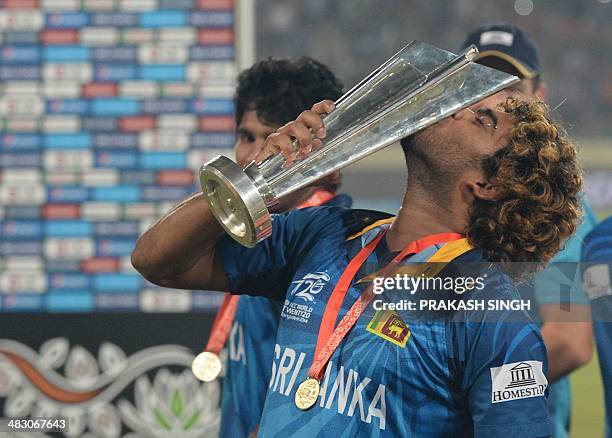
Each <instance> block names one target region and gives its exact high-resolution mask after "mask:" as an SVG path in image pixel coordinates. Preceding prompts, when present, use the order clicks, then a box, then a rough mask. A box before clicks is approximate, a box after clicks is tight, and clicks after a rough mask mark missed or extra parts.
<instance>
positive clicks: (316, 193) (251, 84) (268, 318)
mask: <svg viewBox="0 0 612 438" xmlns="http://www.w3.org/2000/svg"><path fill="white" fill-rule="evenodd" d="M341 94H342V84H341V82H340V81H339V80H338V79H337V78H336V77H335V76H334V74H333V73H332V72H331V71H330V70H329V69H328V68H327V67H326V66H325V65H323V64H321V63H319V62H317V61H315V60H313V59H311V58H308V57H302V58H299V59H294V60H292V59H273V58H268V59H265V60H262V61H259V62H257V63H255V64H254V65H253V66H252V67H250V68H249V69H247V70H245V71H243V72H242V73H241V74H240V75H239V77H238V87H237V89H236V94H235V97H234V101H235V104H236V144H235V147H234V152H235V156H236V162H237V163H238V164H240V165H241V166H242V167H246V166H247V165H248V164H249V163H250V162H251V161H252V160H253V159H254V158H255V156H256V155H257V154H258V153H259V152H260V150H261V147H262V145H263V142H264V140H265V139H266V137H267V136H268V135H269V134H271V133H273V132H274V131H276V130H277V129H278V128H279V127H280V126H282V125H284V124H285V123H287V122H289V121H291V120H294V119H295V118H296V117H297V116H298V115H299V114H300V112H301V111H302V109H303V108H304V107H310V106H312V105H314V104H315V103H316V102H319V101H321V100H323V99H337V98H338V97H340V95H341ZM339 184H340V175H339V174H335V175H333V176H331V177H328V178H326V179H324V180H323V181H319V182H317V183H316V184H314V185H312V186H309V187H307V188H306V189H303V190H300V191H299V192H298V193H296V194H294V195H293V196H292V197H290V198H288V199H287V198H286V199H284V200H283V205H282V206H281V207H279V208H280V209H281V210H282V211H288V210H291V209H293V208H296V207H305V206H315V205H321V204H325V205H337V206H342V207H350V205H351V198H350V197H349V196H347V195H345V194H338V195H337V194H336V190H337V188H338V186H339ZM184 208H185V207H184ZM186 208H189V207H186ZM281 308H282V302H276V301H273V300H269V299H266V298H262V297H251V296H243V297H241V298H240V300H239V301H238V304H237V306H236V308H235V309H236V310H235V313H234V316H233V321H232V326H231V330H230V332H229V336H228V338H227V345H226V346H227V362H226V366H225V376H224V381H223V396H222V401H221V404H222V406H221V430H220V436H223V437H247V436H249V435H250V434H253V432H255V431H256V430H257V426H258V424H259V419H260V417H261V411H262V410H263V405H264V400H265V396H266V391H267V382H268V380H269V379H270V374H271V371H272V358H273V352H274V340H275V338H276V331H277V328H278V321H279V318H280V313H281Z"/></svg>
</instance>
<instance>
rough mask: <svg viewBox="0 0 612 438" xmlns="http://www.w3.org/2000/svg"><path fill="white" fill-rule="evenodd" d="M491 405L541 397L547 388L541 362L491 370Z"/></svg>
mask: <svg viewBox="0 0 612 438" xmlns="http://www.w3.org/2000/svg"><path fill="white" fill-rule="evenodd" d="M491 383H492V385H491V403H501V402H506V401H510V400H519V399H523V398H530V397H541V396H543V395H544V391H545V390H546V387H547V386H548V380H546V376H545V375H544V372H543V371H542V362H540V361H537V360H526V361H524V362H513V363H509V364H505V365H502V366H500V367H494V368H491Z"/></svg>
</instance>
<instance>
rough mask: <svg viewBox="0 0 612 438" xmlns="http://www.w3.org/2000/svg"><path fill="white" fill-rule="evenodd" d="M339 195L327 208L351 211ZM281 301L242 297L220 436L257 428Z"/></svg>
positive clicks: (234, 326)
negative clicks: (332, 207)
mask: <svg viewBox="0 0 612 438" xmlns="http://www.w3.org/2000/svg"><path fill="white" fill-rule="evenodd" d="M351 204H352V199H351V198H350V196H348V195H346V194H339V195H337V196H335V197H334V198H333V199H331V200H330V201H328V202H327V203H326V205H334V206H338V207H350V206H351ZM282 305H283V304H282V301H275V300H270V299H268V298H264V297H254V296H248V295H243V296H241V297H240V300H239V301H238V305H237V307H236V313H235V315H234V321H233V323H232V329H231V331H230V334H229V337H228V340H227V345H226V348H227V361H226V364H225V377H224V380H223V394H222V398H221V430H220V434H219V436H222V437H230V438H239V437H248V436H249V434H251V433H252V432H253V431H254V430H256V429H257V426H258V425H259V419H260V418H261V412H262V410H263V407H264V401H265V398H266V392H267V390H268V382H269V381H270V374H271V372H272V359H273V356H274V343H275V339H276V332H277V329H278V321H279V318H280V313H281V310H282Z"/></svg>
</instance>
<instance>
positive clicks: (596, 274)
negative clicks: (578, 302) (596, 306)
mask: <svg viewBox="0 0 612 438" xmlns="http://www.w3.org/2000/svg"><path fill="white" fill-rule="evenodd" d="M582 282H583V289H584V290H585V292H586V294H587V296H588V297H589V299H590V300H595V299H597V298H601V297H603V296H606V295H612V285H610V267H609V266H608V265H607V264H601V265H593V266H589V267H588V268H586V269H585V270H584V274H583V279H582Z"/></svg>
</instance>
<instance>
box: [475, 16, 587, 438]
mask: <svg viewBox="0 0 612 438" xmlns="http://www.w3.org/2000/svg"><path fill="white" fill-rule="evenodd" d="M470 44H475V45H476V46H477V47H478V49H479V51H480V55H479V59H478V61H477V62H478V63H479V64H482V65H485V66H488V67H492V68H495V69H497V70H500V71H503V72H506V73H509V74H512V75H515V76H518V77H519V78H521V81H520V82H518V83H517V84H515V85H513V86H512V87H510V89H509V90H508V91H512V92H514V93H515V94H516V95H517V96H519V97H520V98H523V99H536V100H541V101H544V100H545V99H546V96H547V93H548V86H547V84H546V82H544V80H543V78H542V76H541V73H540V70H541V69H540V56H539V54H538V49H537V47H536V45H535V43H534V42H533V41H532V40H531V38H530V37H529V35H527V34H526V33H525V32H523V31H522V30H521V29H520V28H519V27H517V26H514V25H512V24H509V23H495V24H485V25H482V26H479V27H478V28H476V29H475V30H473V31H472V32H470V33H469V35H468V36H467V38H466V41H465V42H464V44H463V47H467V46H469V45H470ZM581 202H582V211H583V220H582V223H581V224H580V226H579V227H578V229H577V230H576V234H575V235H574V236H573V237H572V238H571V239H569V240H568V242H567V243H566V245H565V247H564V248H563V249H562V250H561V251H559V253H558V254H557V255H556V256H555V258H554V259H553V260H552V262H551V265H552V266H551V267H550V268H548V269H546V270H544V271H542V272H540V273H538V275H537V276H536V277H535V278H534V280H533V281H531V282H529V283H528V284H526V285H523V286H521V288H520V289H519V291H520V292H521V296H523V297H529V298H531V299H532V300H533V302H534V303H537V305H535V306H533V308H532V309H531V315H532V317H533V318H534V319H535V320H536V321H538V322H539V323H540V324H541V326H540V332H541V334H542V337H543V338H544V343H545V344H546V350H547V354H548V364H549V367H548V374H547V376H546V377H547V378H548V381H549V383H550V387H549V398H548V401H549V403H548V404H549V408H550V413H551V417H552V418H553V419H554V422H555V432H554V434H553V436H554V438H565V437H568V436H569V429H570V420H571V390H570V381H569V374H570V373H571V372H573V371H574V370H576V369H577V368H579V367H580V366H583V365H585V364H586V363H588V362H589V361H590V359H591V355H592V350H593V346H592V344H593V342H592V338H593V333H592V329H591V323H590V319H591V317H590V308H589V302H588V299H587V297H586V295H585V293H584V291H583V290H582V287H581V284H580V280H579V270H578V269H576V266H577V263H578V262H579V261H580V260H581V256H580V248H581V246H582V242H583V239H584V238H585V236H586V235H587V234H588V233H589V232H590V231H591V230H592V229H593V227H594V226H595V225H596V224H597V218H596V216H595V213H594V212H593V210H592V208H591V206H590V204H589V202H588V200H587V199H586V196H584V195H582V196H581ZM568 333H571V334H572V336H568V335H567V334H568Z"/></svg>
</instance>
